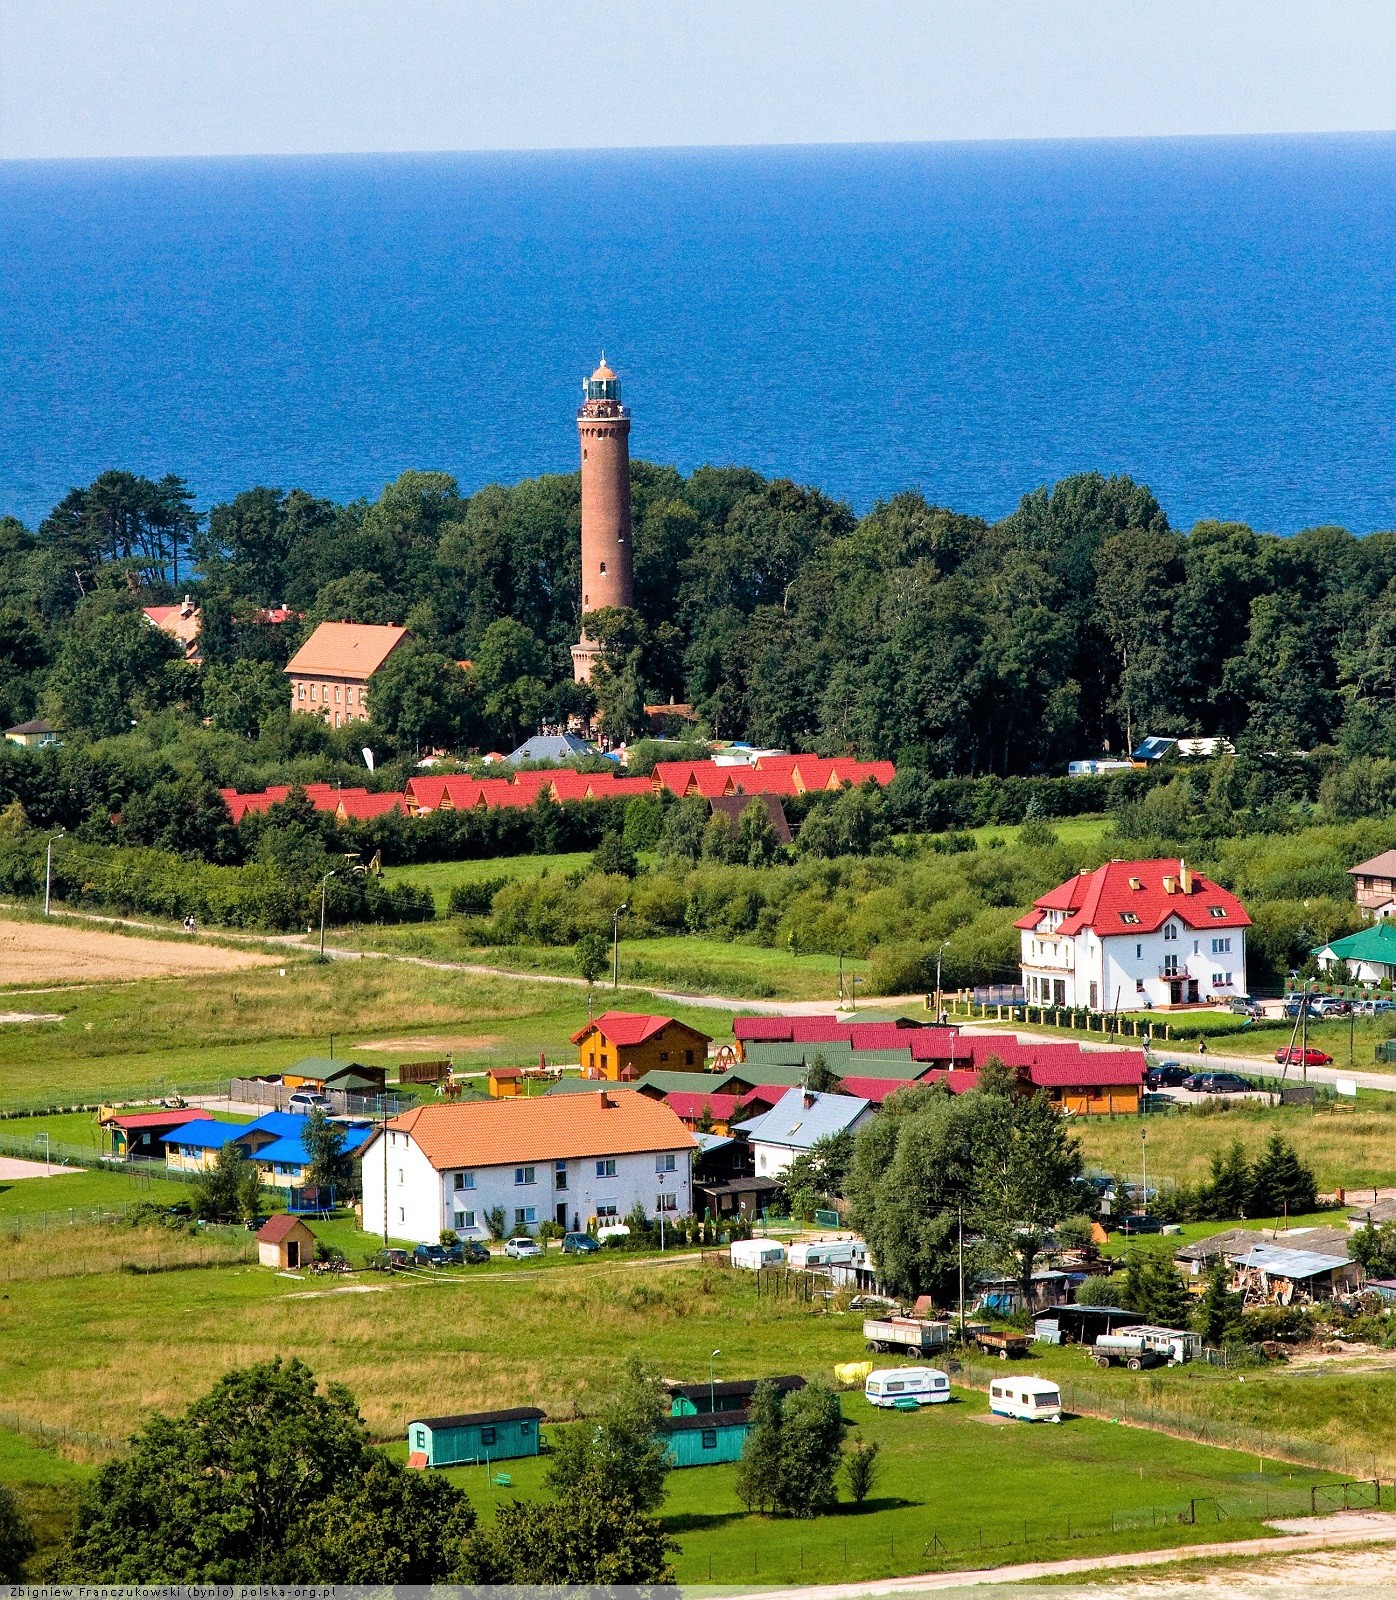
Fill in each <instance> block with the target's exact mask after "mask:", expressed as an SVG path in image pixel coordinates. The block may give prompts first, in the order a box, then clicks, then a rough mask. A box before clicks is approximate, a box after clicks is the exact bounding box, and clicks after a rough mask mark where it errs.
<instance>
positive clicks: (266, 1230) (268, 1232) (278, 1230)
mask: <svg viewBox="0 0 1396 1600" xmlns="http://www.w3.org/2000/svg"><path fill="white" fill-rule="evenodd" d="M304 1226H305V1224H304V1223H303V1222H302V1221H301V1219H300V1218H299V1217H294V1216H292V1215H291V1213H290V1212H289V1211H278V1212H277V1214H276V1215H275V1216H274V1217H268V1218H267V1220H266V1221H265V1222H264V1223H263V1224H262V1226H261V1227H260V1228H258V1229H257V1243H258V1244H280V1243H281V1241H282V1240H283V1239H284V1238H286V1237H287V1235H288V1234H291V1233H294V1232H295V1230H296V1229H297V1228H298V1227H304Z"/></svg>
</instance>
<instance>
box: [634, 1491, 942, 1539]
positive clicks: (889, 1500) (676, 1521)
mask: <svg viewBox="0 0 1396 1600" xmlns="http://www.w3.org/2000/svg"><path fill="white" fill-rule="evenodd" d="M921 1504H922V1502H921V1501H920V1500H907V1499H904V1498H903V1497H902V1496H901V1495H895V1494H889V1495H875V1496H871V1497H869V1498H868V1499H867V1500H864V1502H863V1503H862V1505H861V1506H857V1505H854V1504H853V1502H852V1501H851V1500H840V1501H839V1503H838V1504H837V1505H836V1506H830V1507H829V1509H828V1510H827V1511H826V1512H824V1513H823V1515H824V1516H828V1517H862V1516H867V1515H869V1514H870V1513H871V1512H874V1511H905V1510H907V1509H908V1508H909V1507H912V1506H919V1505H921ZM755 1514H756V1513H753V1512H748V1511H681V1512H674V1513H670V1515H668V1516H666V1517H665V1518H664V1519H663V1522H664V1531H665V1532H666V1533H673V1534H681V1533H702V1532H705V1531H707V1530H709V1529H713V1528H725V1527H727V1526H728V1524H729V1523H733V1522H744V1521H745V1520H746V1519H747V1517H748V1516H752V1515H755ZM769 1520H770V1521H771V1522H791V1523H793V1522H799V1521H802V1520H804V1519H802V1518H799V1517H775V1516H772V1517H770V1518H769Z"/></svg>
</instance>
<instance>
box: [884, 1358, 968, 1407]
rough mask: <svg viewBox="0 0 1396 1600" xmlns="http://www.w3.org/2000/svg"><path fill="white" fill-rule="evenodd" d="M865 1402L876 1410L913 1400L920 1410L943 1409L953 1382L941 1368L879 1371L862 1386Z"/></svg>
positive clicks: (886, 1368) (892, 1368) (896, 1368)
mask: <svg viewBox="0 0 1396 1600" xmlns="http://www.w3.org/2000/svg"><path fill="white" fill-rule="evenodd" d="M863 1398H864V1399H865V1400H866V1401H867V1402H868V1404H869V1405H873V1406H883V1407H888V1406H895V1405H896V1404H897V1402H898V1401H899V1400H901V1401H906V1400H914V1401H915V1402H916V1404H917V1405H918V1406H938V1405H944V1404H945V1402H946V1401H947V1400H949V1398H950V1379H949V1378H947V1377H946V1375H945V1374H944V1373H943V1372H942V1371H940V1369H939V1368H938V1367H879V1368H877V1370H876V1371H874V1372H870V1373H869V1374H868V1376H867V1381H866V1382H865V1383H864V1384H863Z"/></svg>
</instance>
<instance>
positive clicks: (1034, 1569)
mask: <svg viewBox="0 0 1396 1600" xmlns="http://www.w3.org/2000/svg"><path fill="white" fill-rule="evenodd" d="M1312 1520H1313V1523H1314V1527H1313V1530H1312V1531H1311V1532H1308V1533H1291V1534H1284V1535H1281V1536H1279V1537H1277V1538H1271V1539H1236V1540H1233V1541H1232V1542H1231V1543H1226V1542H1225V1541H1219V1542H1217V1543H1214V1544H1190V1545H1177V1546H1174V1547H1173V1548H1172V1549H1168V1550H1135V1551H1130V1552H1129V1553H1127V1554H1124V1555H1114V1556H1078V1557H1074V1558H1072V1559H1070V1560H1067V1561H1025V1562H1021V1563H1019V1564H1018V1565H1017V1566H1012V1567H991V1568H988V1569H984V1570H980V1571H971V1572H925V1573H919V1574H914V1575H912V1576H910V1577H906V1578H877V1579H871V1580H867V1581H865V1582H862V1583H826V1584H810V1585H809V1586H808V1587H806V1588H799V1589H776V1588H768V1589H753V1590H750V1591H749V1600H863V1597H865V1596H869V1595H893V1594H927V1593H931V1592H933V1591H936V1590H944V1589H968V1588H977V1587H979V1586H981V1585H984V1584H994V1585H998V1584H1009V1583H1028V1582H1032V1581H1034V1580H1040V1579H1043V1578H1061V1577H1070V1576H1072V1574H1074V1573H1081V1574H1083V1575H1084V1574H1087V1573H1089V1574H1092V1575H1094V1574H1095V1573H1098V1572H1107V1571H1109V1572H1120V1571H1126V1570H1128V1569H1129V1568H1132V1567H1161V1566H1167V1565H1170V1564H1171V1563H1173V1562H1175V1561H1198V1560H1208V1559H1211V1558H1214V1557H1217V1556H1225V1557H1235V1556H1245V1555H1257V1556H1278V1555H1292V1554H1296V1553H1299V1552H1303V1551H1309V1550H1332V1549H1337V1548H1340V1547H1342V1546H1344V1545H1364V1544H1365V1545H1371V1544H1385V1543H1387V1542H1389V1541H1392V1540H1396V1516H1392V1515H1390V1514H1389V1513H1383V1512H1354V1513H1351V1514H1350V1515H1347V1516H1332V1517H1318V1518H1314V1519H1312ZM1286 1526H1290V1527H1292V1526H1294V1524H1293V1523H1288V1524H1286ZM1389 1584H1390V1586H1392V1587H1396V1560H1393V1562H1392V1565H1391V1573H1390V1577H1389ZM1179 1588H1180V1592H1184V1593H1193V1592H1196V1585H1193V1584H1189V1585H1187V1586H1186V1587H1185V1586H1183V1585H1180V1586H1179ZM1108 1592H1109V1591H1108V1590H1104V1589H1102V1588H1101V1586H1100V1585H1099V1584H1096V1583H1092V1584H1090V1585H1089V1587H1086V1586H1083V1587H1082V1588H1080V1589H1076V1590H1072V1589H1066V1588H1058V1587H1056V1586H1054V1587H1053V1589H1052V1593H1053V1594H1055V1595H1062V1596H1064V1597H1066V1596H1069V1595H1072V1594H1073V1593H1074V1594H1078V1595H1086V1594H1089V1595H1092V1596H1099V1595H1101V1594H1104V1593H1108ZM1386 1592H1387V1593H1390V1592H1391V1587H1388V1588H1387V1590H1386ZM722 1593H723V1595H724V1600H748V1595H747V1594H743V1593H742V1592H740V1591H734V1590H732V1589H730V1588H726V1589H724V1590H723V1591H722Z"/></svg>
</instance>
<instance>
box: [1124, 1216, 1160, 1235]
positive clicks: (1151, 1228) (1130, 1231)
mask: <svg viewBox="0 0 1396 1600" xmlns="http://www.w3.org/2000/svg"><path fill="white" fill-rule="evenodd" d="M1117 1231H1118V1232H1119V1233H1120V1235H1121V1237H1122V1238H1125V1239H1137V1238H1138V1237H1139V1236H1140V1235H1141V1234H1144V1233H1161V1232H1162V1231H1163V1224H1162V1223H1161V1222H1159V1221H1158V1220H1157V1219H1156V1218H1154V1217H1150V1216H1145V1215H1144V1214H1143V1213H1140V1214H1139V1215H1137V1216H1132V1217H1121V1218H1120V1226H1119V1229H1118V1230H1117Z"/></svg>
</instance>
